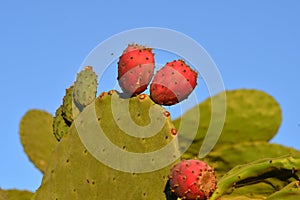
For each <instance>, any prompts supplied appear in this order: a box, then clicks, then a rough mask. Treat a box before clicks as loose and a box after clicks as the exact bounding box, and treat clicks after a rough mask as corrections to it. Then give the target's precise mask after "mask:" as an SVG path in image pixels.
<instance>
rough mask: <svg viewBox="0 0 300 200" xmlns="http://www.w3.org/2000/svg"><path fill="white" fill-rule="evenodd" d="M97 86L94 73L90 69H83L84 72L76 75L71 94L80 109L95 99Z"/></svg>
mask: <svg viewBox="0 0 300 200" xmlns="http://www.w3.org/2000/svg"><path fill="white" fill-rule="evenodd" d="M97 85H98V83H97V75H96V73H95V72H94V71H93V69H92V67H90V66H87V67H85V68H84V70H82V71H81V72H79V73H78V74H77V78H76V81H75V85H74V92H73V97H74V100H75V103H77V104H78V106H79V107H82V108H83V107H85V106H87V105H89V104H90V103H92V102H93V101H94V100H95V98H96V93H97ZM82 108H81V109H82ZM81 109H80V110H81Z"/></svg>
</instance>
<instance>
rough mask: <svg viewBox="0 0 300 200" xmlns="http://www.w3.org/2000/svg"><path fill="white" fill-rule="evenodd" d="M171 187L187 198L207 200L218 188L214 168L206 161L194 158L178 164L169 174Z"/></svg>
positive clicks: (178, 194) (173, 190)
mask: <svg viewBox="0 0 300 200" xmlns="http://www.w3.org/2000/svg"><path fill="white" fill-rule="evenodd" d="M169 180H170V187H171V188H170V189H171V191H172V192H174V193H175V194H176V195H177V196H178V197H180V198H182V199H186V200H194V199H198V200H206V199H209V197H210V196H211V195H212V193H213V192H214V191H215V190H216V188H217V178H216V176H215V172H214V170H213V169H212V168H211V167H210V166H208V165H207V164H206V163H205V162H203V161H200V160H197V159H193V160H182V161H181V162H179V163H178V164H176V165H175V166H174V167H173V168H172V169H171V173H170V176H169Z"/></svg>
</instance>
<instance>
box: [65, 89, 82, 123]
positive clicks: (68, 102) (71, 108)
mask: <svg viewBox="0 0 300 200" xmlns="http://www.w3.org/2000/svg"><path fill="white" fill-rule="evenodd" d="M73 91H74V86H73V85H72V86H71V87H69V88H68V89H66V94H65V96H64V98H63V106H62V116H63V118H64V119H65V120H67V121H68V122H69V123H70V124H71V123H72V122H73V120H74V118H75V117H76V116H77V115H78V114H79V113H80V111H79V109H78V108H77V106H76V105H75V103H74V102H73Z"/></svg>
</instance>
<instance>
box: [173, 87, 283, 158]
mask: <svg viewBox="0 0 300 200" xmlns="http://www.w3.org/2000/svg"><path fill="white" fill-rule="evenodd" d="M224 97H225V96H224V95H223V94H219V95H216V96H213V97H211V98H214V99H221V98H224ZM211 98H208V99H206V100H205V101H204V102H202V103H201V104H199V106H196V107H195V108H193V109H191V110H190V111H187V112H186V113H185V114H184V115H183V116H181V117H180V118H178V119H175V120H174V121H173V123H174V125H175V127H176V128H177V129H179V127H180V122H181V121H182V120H183V118H184V119H187V120H185V123H186V124H185V126H187V127H193V124H198V121H199V119H198V118H195V117H194V115H193V113H194V112H193V110H194V109H199V111H200V121H199V122H200V124H199V126H198V131H197V134H196V137H195V138H193V137H192V136H191V135H190V134H191V133H192V131H186V132H182V133H179V144H180V147H181V149H185V147H186V146H187V144H190V143H191V140H192V141H193V143H192V145H191V146H190V147H189V149H188V150H187V153H188V154H191V155H193V156H197V155H198V153H199V150H200V147H201V145H202V142H203V140H204V138H205V136H206V133H207V130H208V127H209V125H210V121H211V116H212V113H211V109H212V107H211V106H212V105H211V102H212V100H211ZM215 102H218V101H215ZM214 107H216V108H218V105H214ZM219 116H221V115H214V117H217V118H218V117H219ZM218 120H219V121H221V119H216V121H218ZM280 124H281V109H280V107H279V105H278V103H277V102H276V101H275V99H274V98H273V97H271V96H270V95H268V94H266V93H265V92H262V91H258V90H247V89H239V90H232V91H226V118H225V123H224V127H223V129H222V133H221V135H220V138H219V140H218V142H217V144H216V147H217V146H221V145H223V144H236V143H241V142H250V141H269V140H270V139H271V138H273V136H274V135H275V134H276V133H277V131H278V129H279V126H280Z"/></svg>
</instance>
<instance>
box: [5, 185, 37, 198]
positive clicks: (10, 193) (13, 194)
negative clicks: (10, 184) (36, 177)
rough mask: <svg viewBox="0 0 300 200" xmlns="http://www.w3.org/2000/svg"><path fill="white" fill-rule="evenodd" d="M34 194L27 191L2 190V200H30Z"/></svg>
mask: <svg viewBox="0 0 300 200" xmlns="http://www.w3.org/2000/svg"><path fill="white" fill-rule="evenodd" d="M32 195H33V193H32V192H29V191H26V190H16V189H11V190H2V189H1V188H0V200H30V199H31V197H32Z"/></svg>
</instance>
